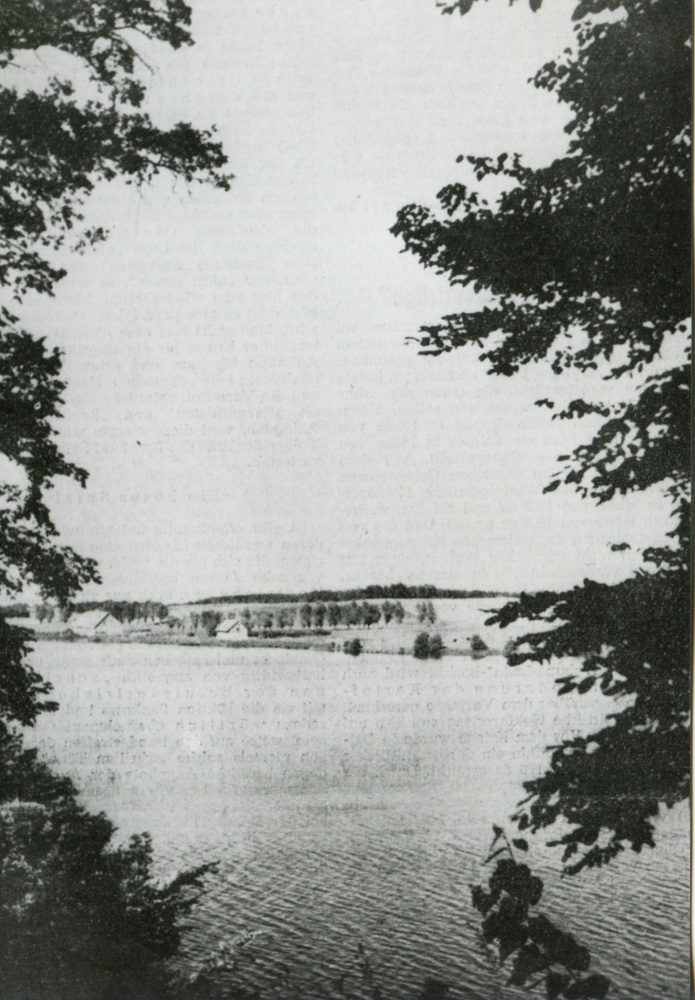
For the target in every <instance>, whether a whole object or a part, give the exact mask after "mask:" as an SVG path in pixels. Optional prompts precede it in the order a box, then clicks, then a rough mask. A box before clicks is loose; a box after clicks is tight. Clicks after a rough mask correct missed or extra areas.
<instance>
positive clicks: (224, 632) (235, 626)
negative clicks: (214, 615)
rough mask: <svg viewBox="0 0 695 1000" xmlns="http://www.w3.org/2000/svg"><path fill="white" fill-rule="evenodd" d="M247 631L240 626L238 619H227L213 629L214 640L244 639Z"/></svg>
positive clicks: (244, 627) (243, 626)
mask: <svg viewBox="0 0 695 1000" xmlns="http://www.w3.org/2000/svg"><path fill="white" fill-rule="evenodd" d="M248 634H249V630H248V629H247V628H246V626H245V625H242V624H241V622H240V621H239V619H238V618H228V619H227V620H226V621H224V622H220V624H219V625H218V626H217V628H216V629H215V638H216V639H246V638H247V637H248Z"/></svg>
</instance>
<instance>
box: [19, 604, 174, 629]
mask: <svg viewBox="0 0 695 1000" xmlns="http://www.w3.org/2000/svg"><path fill="white" fill-rule="evenodd" d="M84 611H104V612H108V613H109V614H111V615H113V617H114V618H116V619H117V620H118V621H119V622H121V624H125V623H130V622H133V621H153V622H155V621H159V622H161V621H164V619H165V618H168V616H169V609H168V607H167V606H166V604H162V603H161V601H142V602H140V601H79V602H78V603H76V604H73V603H72V602H70V603H68V604H65V605H62V606H61V605H57V604H52V603H50V602H44V603H42V604H37V605H36V607H35V608H34V615H35V617H36V618H37V619H38V621H40V622H52V621H60V622H67V621H69V619H70V617H71V615H73V614H82V613H83V612H84Z"/></svg>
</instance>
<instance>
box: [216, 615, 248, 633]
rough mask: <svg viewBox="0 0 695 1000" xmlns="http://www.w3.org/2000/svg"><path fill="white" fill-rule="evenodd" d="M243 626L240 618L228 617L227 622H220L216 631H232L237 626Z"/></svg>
mask: <svg viewBox="0 0 695 1000" xmlns="http://www.w3.org/2000/svg"><path fill="white" fill-rule="evenodd" d="M237 625H238V626H240V627H241V628H243V627H244V626H242V624H241V622H240V621H239V619H238V618H234V619H232V618H228V619H227V621H226V622H220V624H219V625H218V626H217V628H216V629H215V631H216V632H231V631H232V630H233V629H234V628H236V626H237Z"/></svg>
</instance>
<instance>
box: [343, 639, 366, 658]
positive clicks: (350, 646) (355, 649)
mask: <svg viewBox="0 0 695 1000" xmlns="http://www.w3.org/2000/svg"><path fill="white" fill-rule="evenodd" d="M343 650H344V651H345V652H346V653H349V654H350V656H359V655H360V653H361V652H362V643H361V642H360V640H359V639H349V640H348V641H347V642H346V643H345V644H344V646H343Z"/></svg>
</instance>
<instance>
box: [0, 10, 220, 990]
mask: <svg viewBox="0 0 695 1000" xmlns="http://www.w3.org/2000/svg"><path fill="white" fill-rule="evenodd" d="M189 20H190V10H189V8H188V7H187V6H186V5H185V4H184V3H182V2H181V0H161V2H151V0H96V2H92V0H31V2H27V0H5V2H4V3H3V4H2V7H1V8H0V68H6V67H7V66H8V65H9V64H10V63H11V62H12V61H13V59H14V58H15V54H16V53H17V52H18V51H25V50H32V51H39V50H40V53H41V60H42V63H43V64H44V65H45V64H47V63H50V50H51V49H53V50H56V49H57V50H61V51H62V52H63V53H67V54H68V56H69V57H70V58H71V59H73V60H74V64H75V67H76V70H77V71H78V72H79V70H80V68H82V69H84V67H85V66H86V68H87V71H88V74H89V85H88V88H91V89H90V90H89V95H88V96H83V97H78V90H77V88H73V85H72V83H71V82H70V81H68V80H58V79H56V78H52V79H50V80H48V82H47V84H46V86H45V87H44V89H43V90H41V91H40V92H37V91H35V90H32V89H30V88H27V89H25V90H23V91H22V92H19V91H17V90H16V89H13V88H9V87H0V136H1V138H2V142H1V143H0V288H2V289H4V290H5V292H6V293H7V294H8V295H12V296H13V297H14V298H15V299H16V300H18V301H19V300H21V298H22V297H23V296H24V295H25V294H26V292H28V291H30V290H33V291H36V292H39V293H47V294H52V292H53V288H54V285H55V283H56V282H57V281H58V280H59V279H60V278H61V277H63V275H64V274H65V271H64V269H63V268H62V267H59V266H58V265H57V264H56V263H55V257H54V256H52V253H53V251H55V250H57V249H59V248H60V247H61V246H63V244H64V242H65V239H66V236H67V235H68V234H69V233H70V232H71V231H73V230H74V228H75V226H76V224H77V223H79V222H80V221H81V215H80V209H81V206H82V204H83V202H84V199H85V198H86V197H87V196H88V195H89V194H90V192H91V191H92V190H93V188H94V186H95V184H96V183H97V182H98V181H99V180H113V179H115V178H117V177H121V178H124V179H125V180H126V182H127V183H135V184H142V183H144V182H146V181H149V180H151V179H152V178H153V177H155V176H156V175H157V174H158V173H160V172H162V171H168V172H170V173H173V174H174V175H176V176H180V177H182V178H184V179H185V180H186V181H189V182H190V181H193V180H196V181H201V182H207V183H211V184H213V185H215V186H217V187H219V188H223V189H227V188H228V186H229V176H228V175H226V174H224V173H223V172H222V168H223V167H224V165H225V163H226V157H225V155H224V153H223V151H222V148H221V145H220V144H219V143H218V142H217V141H215V139H214V137H213V134H212V131H209V132H200V131H198V130H196V129H194V128H193V127H192V126H191V125H188V124H185V123H180V124H178V125H175V126H174V128H172V129H169V130H168V131H163V130H161V129H159V128H158V127H157V126H156V125H155V124H154V123H153V122H152V121H151V120H150V118H149V117H148V116H147V115H146V114H143V113H141V112H139V111H138V110H137V109H138V108H139V106H140V104H141V103H142V100H143V97H144V93H145V88H144V87H143V85H142V83H141V82H140V80H139V79H138V77H137V75H136V74H135V67H136V63H137V54H136V52H135V50H134V49H133V47H132V44H131V41H130V40H131V39H132V38H133V37H134V33H135V35H137V33H140V34H141V35H145V36H146V37H147V38H149V39H153V40H157V41H161V42H166V43H168V44H170V45H172V46H173V47H174V48H178V47H180V46H181V45H183V44H190V42H191V39H190V36H189V34H188V30H187V25H188V23H189ZM49 72H50V71H49ZM82 92H83V93H84V85H82ZM104 236H105V233H104V231H103V229H101V228H97V229H95V230H92V231H88V232H84V233H82V234H81V237H80V238H79V241H78V244H77V248H79V247H80V246H82V247H84V246H85V245H87V244H90V243H95V242H98V241H99V240H101V239H103V238H104ZM17 322H18V319H17V317H15V316H13V315H12V314H11V313H10V312H9V311H8V309H7V308H6V307H5V306H3V305H1V304H0V452H1V453H2V454H3V455H4V456H5V457H6V458H7V459H8V460H9V462H10V463H11V464H12V465H14V467H15V470H16V473H17V475H16V476H15V479H16V482H14V481H10V482H7V483H3V484H2V485H0V498H1V500H2V503H0V508H2V510H1V512H0V589H1V590H3V591H4V592H5V593H9V594H16V593H18V592H20V591H21V590H22V588H23V586H24V585H25V584H31V585H34V586H36V587H38V588H39V589H40V590H41V592H42V594H43V596H44V597H45V598H51V599H54V600H56V601H57V603H58V605H59V606H60V607H61V609H65V608H66V607H68V606H69V603H70V600H71V598H72V597H73V596H74V595H75V593H76V592H78V591H79V590H80V589H81V587H82V586H83V585H84V584H86V583H89V582H98V581H99V576H98V573H97V570H96V564H95V563H94V561H93V560H91V559H85V558H83V557H81V556H79V555H77V554H76V553H75V552H73V551H72V550H71V549H70V548H66V547H59V546H58V545H57V544H56V542H55V539H56V536H57V534H58V532H57V529H56V527H55V525H54V523H53V521H52V518H51V514H50V511H49V509H48V507H47V505H46V502H45V494H46V491H47V490H49V489H50V488H51V487H52V486H53V485H54V480H55V479H56V477H58V476H64V477H67V478H69V479H73V480H75V481H76V482H78V483H79V484H80V485H81V486H84V485H85V482H86V479H87V473H86V471H85V470H84V469H81V468H79V467H78V466H76V465H73V464H72V463H70V462H68V461H67V459H66V458H65V457H64V456H63V454H62V453H61V452H60V450H59V449H58V447H57V445H56V442H55V438H56V433H57V432H56V430H55V426H54V424H55V421H56V420H57V419H58V418H59V417H60V416H61V413H60V408H61V406H62V403H63V393H64V390H65V384H64V383H63V382H62V381H61V379H60V372H61V359H60V354H59V352H58V351H57V350H53V351H47V350H46V348H45V346H44V343H43V341H42V340H41V339H36V338H34V337H32V336H30V335H29V334H27V333H24V332H20V331H19V330H17V329H16V324H17ZM30 638H31V634H30V633H29V632H28V631H27V630H25V629H18V628H14V627H11V626H9V625H7V623H6V622H5V620H4V617H1V616H0V993H1V994H2V996H3V997H11V998H16V1000H28V998H30V997H32V998H36V1000H38V998H42V1000H63V998H65V1000H67V998H71V1000H82V998H84V1000H95V998H96V997H102V996H103V997H107V996H110V997H115V996H118V997H126V996H132V997H135V996H137V997H138V998H146V997H150V996H154V995H155V994H156V993H157V991H158V990H159V987H160V985H161V982H160V977H159V976H153V975H152V974H151V972H152V970H153V969H154V968H155V966H156V961H157V960H160V959H163V958H165V957H167V956H170V955H171V954H173V952H174V951H175V950H176V948H177V946H178V942H179V936H180V933H181V928H182V924H181V918H182V917H184V916H185V914H186V913H187V912H188V911H189V910H190V907H191V906H192V905H193V903H194V902H195V899H196V898H197V896H198V894H199V892H200V889H201V887H202V880H203V877H204V876H205V874H206V873H207V872H208V871H209V870H210V869H211V866H210V865H205V866H202V867H200V868H198V869H195V870H193V871H189V872H186V873H184V874H182V875H180V876H179V877H178V878H176V879H174V880H173V881H172V882H170V883H169V884H168V885H158V884H156V883H155V881H154V880H153V878H152V877H151V863H152V846H151V843H150V840H149V837H148V836H147V835H146V834H144V835H142V836H141V837H134V838H132V839H131V841H130V844H129V845H128V846H127V847H123V848H120V849H112V848H110V846H109V844H110V841H111V837H112V834H113V832H114V827H113V825H112V824H111V823H110V821H109V820H108V819H107V818H106V817H105V816H104V815H103V814H100V815H92V814H90V813H88V812H87V811H86V810H84V809H83V808H82V807H81V806H80V805H79V804H78V801H77V799H76V789H75V788H74V787H73V785H72V783H71V782H70V781H69V779H67V778H61V777H58V776H56V775H54V774H53V773H52V771H51V769H50V768H49V767H48V766H47V765H46V764H45V763H43V762H42V761H41V760H40V759H39V756H38V753H37V751H35V750H25V749H24V747H23V744H22V737H21V735H20V734H19V733H18V732H17V731H16V729H15V728H14V727H13V723H20V724H21V725H24V726H30V725H32V724H33V723H34V722H35V720H36V718H37V716H38V714H39V713H40V712H44V711H52V710H54V709H55V708H56V707H57V706H56V704H55V702H52V701H49V700H46V696H47V695H48V694H49V693H50V690H51V685H50V684H49V683H48V682H46V681H44V680H43V678H42V677H40V676H39V675H38V674H37V673H36V672H35V671H34V670H33V668H32V667H31V666H30V664H29V663H28V662H27V659H26V658H27V656H28V655H29V654H30V652H31V650H30V648H29V646H28V642H29V641H30ZM159 995H160V996H161V995H162V994H161V992H160V993H159Z"/></svg>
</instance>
